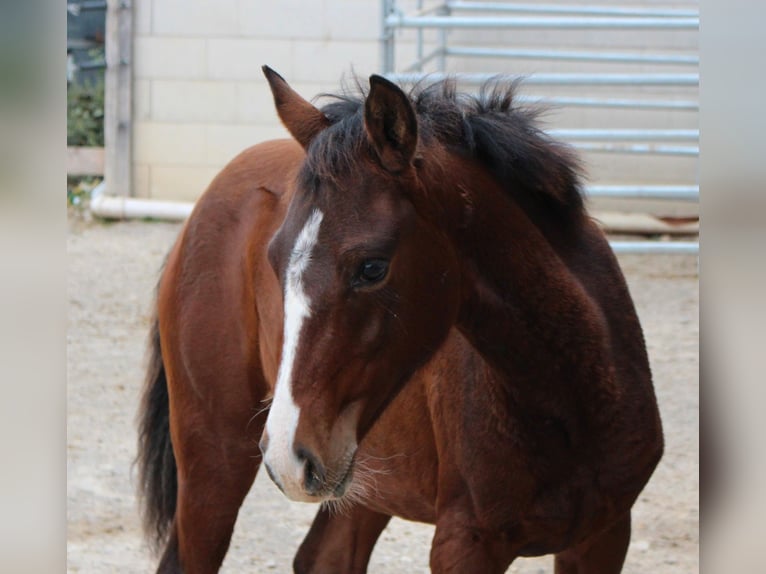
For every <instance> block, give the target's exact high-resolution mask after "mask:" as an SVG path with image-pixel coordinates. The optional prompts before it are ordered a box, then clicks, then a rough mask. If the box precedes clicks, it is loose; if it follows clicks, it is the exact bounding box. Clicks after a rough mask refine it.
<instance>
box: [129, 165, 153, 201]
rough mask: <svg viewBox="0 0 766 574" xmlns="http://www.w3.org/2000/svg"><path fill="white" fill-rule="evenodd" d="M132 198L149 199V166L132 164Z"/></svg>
mask: <svg viewBox="0 0 766 574" xmlns="http://www.w3.org/2000/svg"><path fill="white" fill-rule="evenodd" d="M131 191H132V193H133V197H149V166H148V165H146V164H138V163H134V164H133V189H132V190H131Z"/></svg>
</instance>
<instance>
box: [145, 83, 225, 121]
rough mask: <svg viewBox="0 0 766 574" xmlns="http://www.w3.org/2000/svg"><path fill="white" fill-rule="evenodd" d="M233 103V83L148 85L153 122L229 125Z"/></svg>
mask: <svg viewBox="0 0 766 574" xmlns="http://www.w3.org/2000/svg"><path fill="white" fill-rule="evenodd" d="M236 102H237V99H236V84H235V83H234V82H211V81H202V82H199V81H174V80H169V81H163V80H154V81H153V82H152V119H154V120H156V121H162V122H232V121H234V120H235V119H236Z"/></svg>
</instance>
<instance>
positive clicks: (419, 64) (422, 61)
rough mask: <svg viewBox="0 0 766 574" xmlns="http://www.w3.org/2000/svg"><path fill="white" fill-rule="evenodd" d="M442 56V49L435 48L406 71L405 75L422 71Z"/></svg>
mask: <svg viewBox="0 0 766 574" xmlns="http://www.w3.org/2000/svg"><path fill="white" fill-rule="evenodd" d="M441 55H442V50H441V48H435V49H434V50H433V51H431V52H430V53H428V54H427V55H425V56H423V57H422V58H420V59H418V60H416V61H415V62H414V63H413V64H410V65H409V66H407V67H406V68H405V69H404V73H408V72H416V71H418V70H420V69H421V68H422V67H423V65H424V64H427V63H428V62H430V61H431V60H433V59H435V58H438V57H439V56H441Z"/></svg>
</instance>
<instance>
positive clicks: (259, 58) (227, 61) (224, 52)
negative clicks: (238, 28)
mask: <svg viewBox="0 0 766 574" xmlns="http://www.w3.org/2000/svg"><path fill="white" fill-rule="evenodd" d="M264 64H267V65H269V66H271V67H272V68H274V69H275V70H277V71H278V72H279V73H280V74H282V75H283V76H285V77H286V78H287V77H289V76H290V75H292V42H290V41H288V40H253V39H243V38H212V39H210V40H208V48H207V70H208V72H207V74H208V77H209V78H211V79H215V80H256V79H257V80H261V79H264V78H263V73H262V72H261V66H263V65H264ZM264 85H265V81H264Z"/></svg>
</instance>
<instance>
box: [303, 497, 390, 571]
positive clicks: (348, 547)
mask: <svg viewBox="0 0 766 574" xmlns="http://www.w3.org/2000/svg"><path fill="white" fill-rule="evenodd" d="M390 519H391V517H390V516H389V515H387V514H380V513H378V512H375V511H373V510H370V509H368V508H365V507H363V506H359V505H354V506H353V507H352V508H351V509H350V510H348V511H343V514H340V513H337V512H334V511H332V510H329V509H328V508H326V507H325V506H322V507H321V508H320V509H319V512H317V515H316V517H315V518H314V522H313V523H312V525H311V530H309V533H308V534H307V535H306V538H305V539H304V540H303V543H302V544H301V546H300V548H299V549H298V554H297V555H296V557H295V561H294V562H293V569H294V570H295V572H296V574H308V573H310V572H334V573H338V574H364V573H365V572H367V563H368V562H369V560H370V555H371V554H372V549H373V548H374V547H375V543H376V542H377V540H378V537H379V536H380V533H381V532H383V529H384V528H385V527H386V524H388V521H389V520H390Z"/></svg>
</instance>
